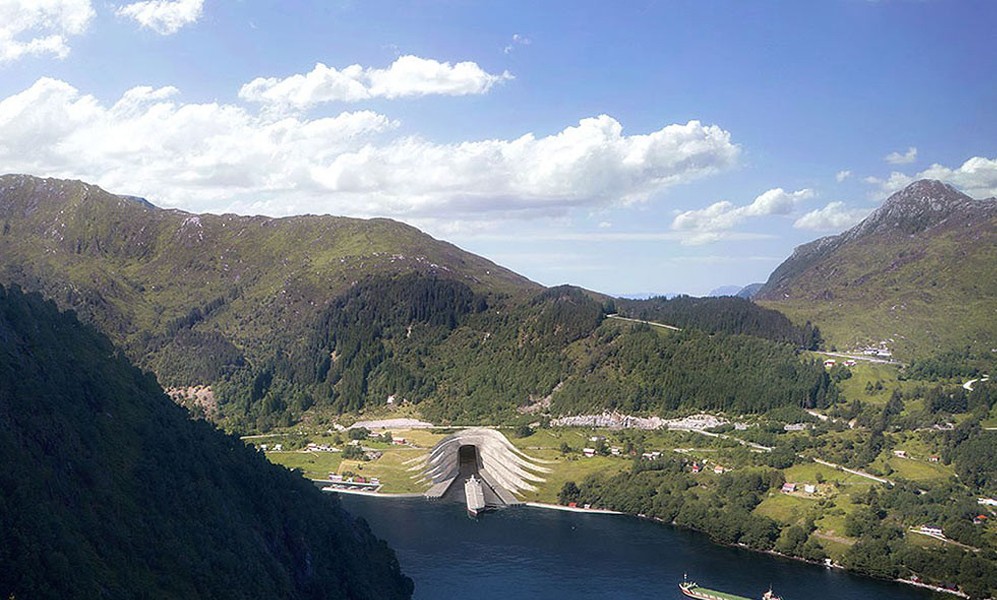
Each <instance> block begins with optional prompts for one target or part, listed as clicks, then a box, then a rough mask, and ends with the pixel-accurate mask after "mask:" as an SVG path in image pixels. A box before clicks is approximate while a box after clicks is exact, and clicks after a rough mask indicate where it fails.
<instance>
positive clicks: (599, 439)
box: [589, 435, 606, 442]
mask: <svg viewBox="0 0 997 600" xmlns="http://www.w3.org/2000/svg"><path fill="white" fill-rule="evenodd" d="M589 441H590V442H605V441H606V436H604V435H593V436H591V437H590V438H589Z"/></svg>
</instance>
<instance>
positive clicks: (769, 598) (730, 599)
mask: <svg viewBox="0 0 997 600" xmlns="http://www.w3.org/2000/svg"><path fill="white" fill-rule="evenodd" d="M679 589H680V590H682V593H683V594H685V595H686V596H688V597H690V598H697V599H698V600H753V599H752V598H748V597H747V596H738V595H737V594H728V593H727V592H718V591H717V590H711V589H709V588H704V587H703V586H701V585H699V584H697V583H696V582H694V581H683V582H682V583H680V584H679ZM761 600H782V598H780V597H779V596H776V595H775V593H773V592H772V588H771V587H770V588H769V590H768V591H767V592H765V593H764V594H762V599H761Z"/></svg>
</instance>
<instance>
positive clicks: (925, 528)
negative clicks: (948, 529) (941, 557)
mask: <svg viewBox="0 0 997 600" xmlns="http://www.w3.org/2000/svg"><path fill="white" fill-rule="evenodd" d="M918 531H920V532H921V533H923V534H925V535H935V536H941V535H944V533H943V532H942V528H941V527H939V526H937V525H921V528H920V529H919V530H918Z"/></svg>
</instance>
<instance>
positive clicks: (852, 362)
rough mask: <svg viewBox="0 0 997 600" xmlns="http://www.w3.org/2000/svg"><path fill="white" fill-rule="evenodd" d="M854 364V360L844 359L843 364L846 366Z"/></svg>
mask: <svg viewBox="0 0 997 600" xmlns="http://www.w3.org/2000/svg"><path fill="white" fill-rule="evenodd" d="M856 364H857V363H856V362H855V361H854V360H846V361H845V366H846V367H854V366H855V365H856Z"/></svg>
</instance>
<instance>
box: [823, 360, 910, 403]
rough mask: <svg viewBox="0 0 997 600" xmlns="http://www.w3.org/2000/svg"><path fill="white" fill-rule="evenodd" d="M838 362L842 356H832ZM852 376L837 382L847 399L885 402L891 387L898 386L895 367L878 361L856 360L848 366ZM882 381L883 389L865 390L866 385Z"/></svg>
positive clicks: (891, 391) (888, 397) (891, 389)
mask: <svg viewBox="0 0 997 600" xmlns="http://www.w3.org/2000/svg"><path fill="white" fill-rule="evenodd" d="M830 358H834V359H835V360H838V361H839V362H840V361H842V360H844V359H842V358H839V357H836V356H832V357H830ZM850 369H851V371H852V376H851V377H849V378H848V379H846V380H844V381H842V382H841V383H839V384H838V388H839V389H840V390H841V393H842V395H843V396H844V397H845V398H846V399H848V400H861V401H862V402H870V403H873V404H885V403H886V401H887V400H889V399H890V395H891V394H892V393H893V389H894V388H896V387H898V385H899V383H900V382H899V381H898V380H897V367H896V366H895V365H887V364H880V363H870V362H863V361H858V362H857V364H856V365H855V366H854V367H850ZM877 382H882V384H883V385H882V387H883V389H881V390H875V391H873V392H872V393H870V392H867V391H866V385H867V384H872V385H873V386H875V385H876V383H877Z"/></svg>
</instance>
